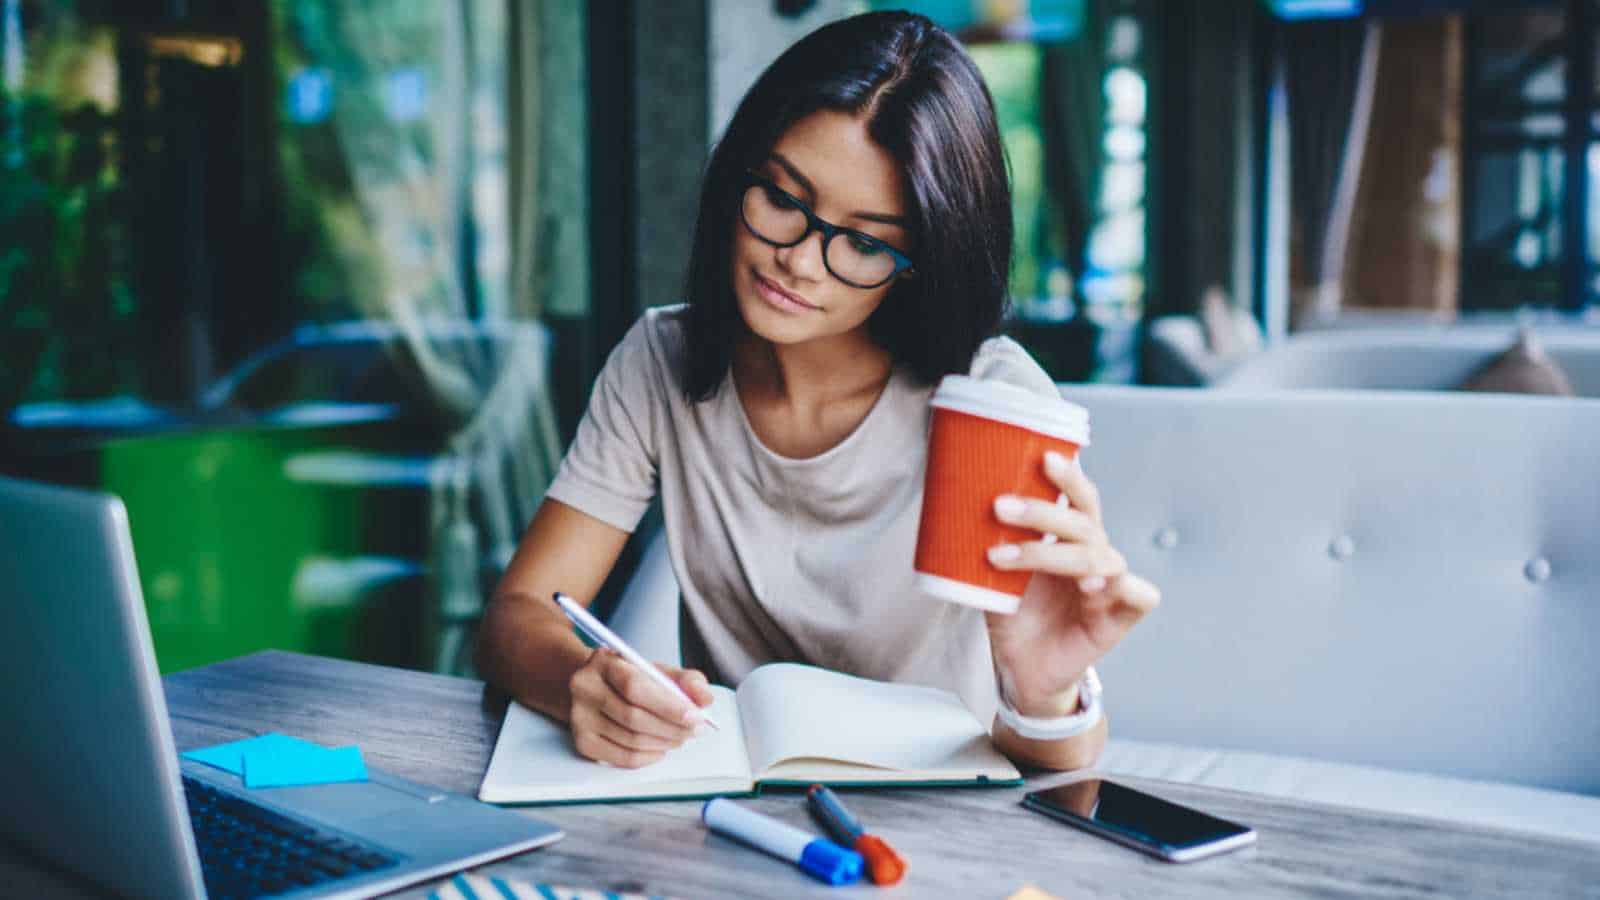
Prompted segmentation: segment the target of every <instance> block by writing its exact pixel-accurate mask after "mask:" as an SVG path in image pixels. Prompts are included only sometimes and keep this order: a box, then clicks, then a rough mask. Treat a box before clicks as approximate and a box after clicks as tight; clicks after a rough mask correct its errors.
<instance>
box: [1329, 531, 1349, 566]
mask: <svg viewBox="0 0 1600 900" xmlns="http://www.w3.org/2000/svg"><path fill="white" fill-rule="evenodd" d="M1328 555H1329V556H1331V557H1333V558H1334V559H1337V560H1339V561H1341V562H1343V561H1344V560H1347V559H1349V558H1350V557H1352V556H1355V555H1356V542H1355V541H1354V540H1352V539H1351V537H1350V535H1348V534H1341V535H1339V536H1338V537H1336V538H1334V539H1333V543H1331V544H1329V545H1328Z"/></svg>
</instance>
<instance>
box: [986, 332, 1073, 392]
mask: <svg viewBox="0 0 1600 900" xmlns="http://www.w3.org/2000/svg"><path fill="white" fill-rule="evenodd" d="M967 374H968V375H970V376H972V377H973V378H981V379H984V380H986V381H1000V382H1004V383H1006V384H1009V385H1013V386H1015V387H1019V388H1023V389H1025V390H1029V391H1032V392H1033V393H1035V394H1039V395H1040V396H1044V397H1053V398H1055V399H1058V400H1059V399H1060V398H1061V389H1060V388H1058V387H1056V383H1055V381H1053V380H1052V379H1051V378H1050V374H1049V373H1048V372H1046V371H1045V370H1044V369H1043V368H1042V367H1041V366H1040V365H1039V364H1038V363H1037V362H1035V361H1034V359H1033V357H1032V356H1030V355H1028V351H1027V350H1024V349H1023V347H1022V345H1021V344H1019V343H1017V342H1016V341H1014V340H1012V339H1011V338H1009V337H995V338H990V339H988V340H986V341H984V342H983V343H982V344H981V345H979V347H978V352H977V353H975V354H973V356H972V369H971V370H970V371H969V372H968V373H967Z"/></svg>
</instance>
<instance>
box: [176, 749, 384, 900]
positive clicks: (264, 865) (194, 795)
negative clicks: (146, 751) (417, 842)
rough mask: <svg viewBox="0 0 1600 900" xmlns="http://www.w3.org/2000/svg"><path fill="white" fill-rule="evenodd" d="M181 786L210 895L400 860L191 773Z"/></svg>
mask: <svg viewBox="0 0 1600 900" xmlns="http://www.w3.org/2000/svg"><path fill="white" fill-rule="evenodd" d="M183 789H184V793H185V794H186V795H187V796H188V799H189V819H190V822H191V823H192V824H193V826H194V838H195V842H196V843H197V844H198V845H199V848H200V868H201V871H202V874H203V875H204V877H205V882H206V893H207V894H208V895H209V896H210V898H211V900H225V898H234V897H239V898H245V897H270V896H272V895H273V894H282V893H286V892H288V891H295V890H300V889H302V888H307V887H311V886H312V885H316V884H321V883H322V882H324V881H332V880H334V879H336V878H344V877H346V876H349V875H362V874H366V873H367V872H371V871H374V870H377V869H382V868H385V867H387V866H392V865H394V864H395V863H396V862H398V861H399V860H398V859H397V858H396V857H394V856H391V855H389V854H386V853H383V852H382V851H379V850H377V849H375V848H373V847H371V846H369V845H365V844H360V843H357V842H355V841H351V840H348V839H347V838H344V837H340V836H337V835H334V834H330V833H329V832H326V831H320V830H318V829H316V828H313V827H311V826H309V825H306V824H304V823H301V822H297V821H295V820H294V819H290V818H288V817H286V816H282V815H279V814H278V813H275V812H273V811H271V810H269V809H265V808H263V807H260V806H256V805H254V804H252V803H247V802H245V801H243V800H240V799H238V798H237V797H234V796H232V795H230V794H225V793H223V792H221V791H218V790H215V789H214V788H211V787H208V786H206V785H205V784H202V783H201V782H199V781H196V780H194V779H193V778H188V777H185V778H184V779H183Z"/></svg>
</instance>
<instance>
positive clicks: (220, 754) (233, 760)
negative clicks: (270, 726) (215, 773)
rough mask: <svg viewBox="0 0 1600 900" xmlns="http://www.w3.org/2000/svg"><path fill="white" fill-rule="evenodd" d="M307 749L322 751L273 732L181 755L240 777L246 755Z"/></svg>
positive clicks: (308, 742) (296, 739)
mask: <svg viewBox="0 0 1600 900" xmlns="http://www.w3.org/2000/svg"><path fill="white" fill-rule="evenodd" d="M307 747H310V748H313V749H316V750H321V749H322V747H320V746H318V745H316V744H313V743H311V742H310V741H303V740H301V739H300V738H296V737H289V736H288V735H286V734H279V733H277V732H276V731H274V732H272V733H270V734H263V735H260V736H259V737H253V738H245V739H244V740H242V741H232V742H229V743H226V744H216V745H214V746H211V747H201V748H200V749H198V750H189V751H187V752H185V753H183V754H181V755H182V756H183V758H184V759H192V760H194V761H195V762H201V763H205V764H206V765H208V766H215V767H217V768H219V769H221V770H223V771H224V772H232V773H233V774H235V775H241V776H242V775H244V758H245V755H246V754H248V753H257V752H266V753H276V752H278V751H279V750H281V749H284V748H289V749H295V748H299V749H304V748H307Z"/></svg>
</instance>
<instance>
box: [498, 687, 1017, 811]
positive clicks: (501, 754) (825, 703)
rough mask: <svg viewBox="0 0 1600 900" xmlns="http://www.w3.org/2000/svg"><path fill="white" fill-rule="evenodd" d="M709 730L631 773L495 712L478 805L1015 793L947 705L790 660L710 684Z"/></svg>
mask: <svg viewBox="0 0 1600 900" xmlns="http://www.w3.org/2000/svg"><path fill="white" fill-rule="evenodd" d="M711 691H712V693H713V694H714V695H715V696H716V699H715V701H714V702H713V704H712V706H711V710H710V712H711V715H712V717H713V718H715V719H716V720H717V723H718V724H719V725H721V726H722V728H721V730H715V729H711V728H702V729H701V734H699V735H697V736H695V737H693V738H690V739H689V741H688V742H686V743H685V744H683V746H681V747H678V748H677V749H675V750H673V751H671V752H670V753H668V754H667V755H666V756H665V757H664V758H663V759H661V760H660V761H659V762H656V763H654V764H653V765H649V766H645V767H644V768H640V769H617V768H612V767H610V766H602V765H600V764H598V763H595V762H591V761H589V760H587V759H584V758H583V757H581V756H579V755H578V754H577V751H575V750H574V749H573V748H572V738H571V736H570V735H569V734H568V732H567V728H566V726H565V725H563V724H561V723H558V722H555V721H552V720H551V719H548V718H546V717H544V716H542V715H540V714H538V713H535V712H531V711H529V710H527V709H525V708H523V707H522V706H519V705H518V704H515V703H513V704H511V707H510V709H508V710H507V711H506V719H505V724H504V725H503V726H501V728H500V739H499V741H497V742H496V743H495V746H494V756H493V757H492V758H490V760H489V771H488V772H487V773H486V774H485V775H484V777H483V786H482V787H481V788H479V789H478V799H480V800H485V801H487V802H490V803H554V802H568V803H571V802H581V801H590V800H641V799H646V798H657V799H665V798H668V797H673V798H685V797H709V796H716V795H726V794H747V793H752V792H755V791H757V790H759V789H760V787H762V786H763V785H785V786H802V787H803V786H806V785H810V784H816V783H824V784H833V785H877V786H891V785H898V786H914V785H931V784H1020V783H1021V782H1022V775H1021V773H1019V772H1018V771H1017V769H1016V767H1015V766H1013V765H1011V763H1010V761H1009V760H1007V759H1006V758H1005V757H1004V756H1002V755H1001V754H1000V752H999V751H998V750H996V749H995V748H994V747H993V745H991V744H990V742H989V732H988V729H987V728H985V727H984V726H983V725H982V724H981V723H979V722H978V720H977V718H976V717H975V716H973V715H972V713H971V712H968V711H967V708H966V707H965V706H963V705H962V704H961V701H960V700H958V699H957V698H956V696H955V695H954V694H952V693H950V692H948V691H942V690H939V689H937V688H931V687H921V686H918V685H909V684H891V683H887V682H882V681H870V680H868V679H865V678H855V677H853V676H850V675H841V674H839V673H837V672H830V671H827V670H826V669H818V668H814V667H812V666H802V665H797V664H794V663H772V664H769V665H765V666H761V667H760V668H758V669H756V670H755V671H754V672H751V673H750V675H749V676H748V677H747V678H745V680H744V683H743V684H741V685H740V686H739V689H738V690H737V691H731V690H729V689H727V688H725V687H721V686H713V687H712V688H711Z"/></svg>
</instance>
